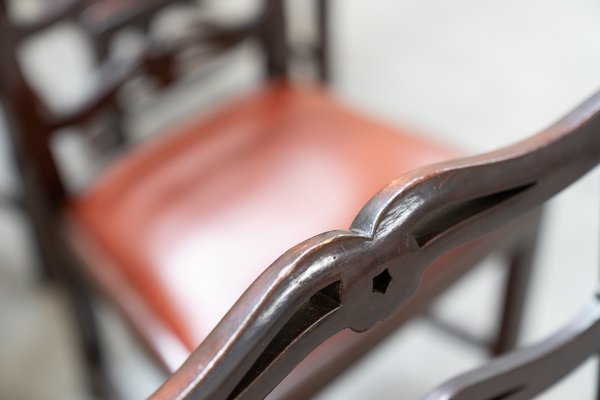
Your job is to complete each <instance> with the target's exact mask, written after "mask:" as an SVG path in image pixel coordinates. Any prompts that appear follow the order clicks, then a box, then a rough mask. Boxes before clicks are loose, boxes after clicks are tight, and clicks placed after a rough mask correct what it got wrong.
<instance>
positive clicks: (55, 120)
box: [0, 0, 328, 208]
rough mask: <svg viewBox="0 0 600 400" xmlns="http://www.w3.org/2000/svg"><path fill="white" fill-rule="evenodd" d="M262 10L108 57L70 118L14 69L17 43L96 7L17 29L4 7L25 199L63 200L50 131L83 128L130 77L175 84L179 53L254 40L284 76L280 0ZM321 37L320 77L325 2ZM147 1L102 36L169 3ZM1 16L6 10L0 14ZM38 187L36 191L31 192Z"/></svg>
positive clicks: (215, 50)
mask: <svg viewBox="0 0 600 400" xmlns="http://www.w3.org/2000/svg"><path fill="white" fill-rule="evenodd" d="M261 1H262V4H263V8H262V10H261V12H259V13H258V15H255V16H254V17H253V18H250V19H248V20H246V21H244V22H242V23H239V24H237V25H235V26H230V25H227V26H224V25H220V24H218V23H212V22H205V23H204V24H200V25H199V26H198V27H196V29H193V30H192V31H191V32H189V35H186V36H185V37H183V38H179V39H178V40H174V41H170V42H169V43H166V42H164V41H163V42H153V41H152V40H149V41H148V44H147V46H145V48H144V49H143V51H141V52H139V53H137V54H135V55H134V56H132V57H130V58H128V59H124V60H114V59H111V58H108V59H107V60H102V62H100V64H99V67H98V71H100V79H99V83H98V85H97V86H96V87H97V90H95V91H93V92H92V94H91V95H90V96H88V98H87V99H86V100H85V101H83V102H82V103H81V105H80V106H79V108H77V109H76V110H74V111H72V112H70V113H68V114H67V115H58V116H57V115H52V114H51V113H50V112H49V111H48V110H47V109H45V107H44V104H43V103H42V101H40V98H39V96H38V95H37V94H36V92H35V90H34V89H33V88H32V86H31V85H30V84H29V82H28V81H27V79H26V77H25V74H24V73H23V70H22V68H21V66H20V64H19V60H18V58H17V53H18V50H19V47H20V45H21V44H22V43H23V42H26V41H27V40H29V38H31V37H33V36H35V35H37V34H40V33H42V32H44V31H45V30H46V29H47V28H49V27H52V26H54V25H55V24H57V23H60V22H63V21H65V20H76V19H78V18H81V17H82V15H85V14H86V12H89V10H90V7H91V6H93V3H94V2H90V1H87V0H72V1H69V2H66V3H64V4H63V5H62V6H60V7H55V8H53V9H52V10H51V12H50V13H48V14H47V15H45V16H44V17H42V18H41V19H40V20H38V21H36V22H29V23H26V24H24V23H20V24H18V23H14V22H12V21H11V20H10V19H9V17H8V15H7V13H6V12H5V7H4V2H3V3H2V7H0V57H1V58H2V60H3V62H2V65H1V66H0V98H1V100H2V102H3V106H4V110H5V114H6V116H7V121H8V125H9V132H10V134H11V139H12V144H13V146H14V150H15V154H16V158H17V163H18V165H19V169H20V171H21V174H22V175H23V180H24V181H25V182H24V184H25V192H26V193H25V195H26V196H27V192H35V195H33V194H32V196H38V197H39V196H42V197H43V198H44V201H43V202H42V203H44V204H47V205H49V206H50V207H53V208H56V207H57V206H60V204H61V203H62V202H63V200H64V198H65V192H66V191H65V185H64V182H63V179H62V177H61V175H60V173H59V168H58V167H57V163H56V161H55V158H54V155H53V153H52V151H51V148H50V141H51V139H52V137H53V136H54V134H55V132H56V131H57V130H59V129H62V128H66V127H80V126H82V125H84V124H85V123H86V122H88V121H90V120H92V119H93V118H96V117H97V116H98V115H100V114H101V113H102V112H104V111H106V110H107V109H111V108H112V107H114V106H115V104H116V102H117V100H116V98H117V95H118V92H119V90H120V89H121V88H122V86H123V85H125V84H126V83H127V81H129V80H130V79H131V78H132V77H134V76H137V75H140V74H147V75H150V76H153V77H155V78H157V79H158V80H159V81H160V82H162V83H169V82H171V81H173V79H174V78H175V76H174V73H173V63H174V60H175V58H176V56H177V55H178V54H180V53H181V52H183V51H185V50H186V49H188V48H189V47H192V46H205V47H206V48H208V49H210V52H211V53H210V54H212V55H214V56H216V55H219V54H221V53H223V52H224V51H226V50H229V49H231V48H233V47H234V46H236V45H237V44H239V43H241V42H242V41H245V40H246V39H254V40H256V41H257V42H258V43H259V45H260V47H261V48H263V49H264V55H265V57H264V60H265V75H266V76H268V77H280V76H286V75H287V72H288V59H289V55H290V51H289V50H290V49H289V45H288V41H287V37H286V25H285V9H284V2H283V1H281V0H261ZM316 1H317V2H318V7H317V11H318V13H317V21H318V24H317V25H318V27H319V31H320V32H321V34H320V35H318V37H319V39H318V43H317V45H315V46H314V48H313V49H312V53H313V55H314V58H315V60H317V64H318V66H319V67H318V71H319V76H320V77H321V78H325V77H326V76H327V75H328V74H327V64H326V56H325V53H326V52H325V47H326V46H325V43H326V42H325V39H326V35H325V18H326V14H327V10H326V2H325V1H324V0H316ZM140 3H144V4H143V5H144V7H145V8H143V9H140V10H137V11H138V12H137V13H136V12H134V11H136V10H133V11H131V10H130V12H129V14H127V15H126V16H124V17H122V18H114V19H113V20H110V21H108V23H107V24H106V26H105V27H104V30H102V31H101V32H99V33H98V34H99V35H105V36H106V35H109V34H114V33H115V32H116V30H117V29H121V28H123V29H124V28H126V27H127V26H128V24H129V23H131V24H137V23H139V18H141V17H140V15H141V16H143V17H147V15H146V14H144V13H146V12H147V9H148V8H152V7H149V6H148V5H149V4H150V5H153V4H154V3H156V4H159V3H160V4H163V3H167V1H165V0H157V1H154V2H148V4H146V3H145V2H140ZM3 10H4V11H3ZM34 188H35V189H34Z"/></svg>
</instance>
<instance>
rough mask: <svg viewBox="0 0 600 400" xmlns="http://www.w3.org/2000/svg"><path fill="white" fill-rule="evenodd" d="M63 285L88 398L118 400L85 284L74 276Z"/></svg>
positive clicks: (66, 278) (69, 277) (66, 279)
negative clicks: (75, 332)
mask: <svg viewBox="0 0 600 400" xmlns="http://www.w3.org/2000/svg"><path fill="white" fill-rule="evenodd" d="M64 281H65V282H64V283H65V286H66V292H67V293H66V294H67V296H68V302H69V305H70V306H71V308H72V313H73V316H74V322H75V324H76V326H75V328H76V329H77V333H78V336H79V340H80V346H81V348H82V353H83V361H84V363H85V367H86V372H87V376H86V378H87V379H88V384H89V388H90V391H91V392H92V393H91V394H92V395H94V397H96V398H99V399H111V400H118V399H120V398H121V397H120V396H119V395H118V391H117V390H116V388H115V386H114V385H113V384H112V381H111V379H110V378H109V375H108V373H107V368H106V364H105V360H104V353H103V352H102V343H101V338H100V334H99V330H98V321H97V316H96V314H95V312H94V310H93V299H92V295H91V293H90V291H89V290H87V288H86V287H85V284H84V283H83V282H82V281H81V280H80V279H78V278H77V277H75V276H74V275H73V274H69V275H68V276H65V279H64Z"/></svg>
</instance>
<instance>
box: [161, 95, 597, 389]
mask: <svg viewBox="0 0 600 400" xmlns="http://www.w3.org/2000/svg"><path fill="white" fill-rule="evenodd" d="M599 129H600V95H596V96H594V97H593V98H591V99H590V100H588V101H587V102H586V103H584V104H583V105H582V106H580V107H579V108H577V109H576V110H575V111H573V112H572V113H571V114H569V115H568V116H566V117H565V118H563V119H562V120H561V121H559V122H558V123H556V124H555V125H553V126H552V127H550V128H548V129H547V130H545V131H543V132H541V133H539V134H538V135H535V136H533V137H532V138H530V139H527V140H525V141H523V142H520V143H518V144H516V145H513V146H509V147H506V148H504V149H502V150H499V151H495V152H491V153H488V154H484V155H482V156H477V157H471V158H466V159H462V160H457V161H454V162H448V163H441V164H437V165H433V166H431V167H425V168H422V169H419V170H417V171H414V172H412V173H409V174H406V175H404V176H401V177H400V178H398V179H397V180H395V181H393V182H392V183H391V184H390V185H389V186H388V187H386V188H385V189H383V190H382V191H381V192H380V193H379V194H377V195H376V196H375V197H373V199H372V200H371V201H370V202H369V203H368V204H367V205H366V206H365V207H364V208H363V209H362V210H361V212H360V213H359V214H358V216H357V217H356V219H355V221H354V223H353V224H352V226H351V227H350V229H349V230H339V231H331V232H326V233H323V234H321V235H318V236H315V237H313V238H311V239H308V240H307V241H305V242H303V243H301V244H299V245H298V246H296V247H294V248H292V249H290V250H289V251H288V252H286V253H285V254H283V255H282V256H281V257H280V258H279V259H278V260H277V261H275V262H274V263H273V264H272V265H271V266H270V267H269V268H267V270H265V272H264V273H263V274H262V275H261V276H260V277H259V278H258V279H257V280H256V281H255V282H254V283H253V284H252V285H251V286H250V287H249V288H248V290H247V291H246V293H244V295H243V296H242V297H241V298H240V300H239V301H238V302H237V303H236V304H235V306H234V307H233V308H232V309H231V310H230V311H229V312H228V314H227V315H226V317H225V318H224V319H223V320H222V321H221V322H220V323H219V325H218V326H217V327H216V328H215V329H214V330H213V331H212V332H211V334H210V335H209V337H208V338H207V339H206V340H205V341H204V342H203V343H202V344H201V345H200V346H199V347H198V349H196V351H195V352H194V353H193V354H192V355H191V356H190V357H189V358H188V360H187V361H186V362H185V363H184V365H183V366H182V367H181V368H180V369H179V370H178V371H177V372H176V373H175V374H173V375H172V376H171V377H170V378H169V380H168V381H167V382H166V383H165V384H164V385H163V386H161V388H159V390H158V391H157V392H156V393H155V394H154V395H153V396H152V398H153V399H172V398H180V399H184V398H190V399H204V398H206V399H209V398H210V399H233V398H236V399H243V398H247V399H253V398H262V397H264V396H266V395H267V394H268V393H269V392H270V391H271V390H272V389H273V388H274V387H275V386H276V385H277V384H278V383H279V382H280V381H281V380H282V379H283V377H284V376H285V375H286V374H287V373H289V372H290V371H291V369H292V368H293V367H294V365H295V364H297V363H298V362H299V361H300V360H301V359H302V358H304V357H305V356H306V355H307V354H308V353H309V352H310V351H311V350H313V349H315V348H316V347H317V346H318V345H319V344H320V343H322V342H323V341H324V340H325V339H327V338H328V337H330V336H332V335H333V334H335V333H336V332H339V331H341V330H343V329H345V328H351V329H352V330H354V331H358V332H362V331H366V330H368V329H370V328H371V327H372V326H374V325H376V324H377V323H378V322H379V321H381V320H383V319H385V318H387V317H389V316H390V315H392V314H393V313H394V310H395V309H397V308H398V307H399V306H400V305H401V304H403V303H404V302H406V301H407V300H408V299H410V297H411V296H413V295H414V294H415V293H416V291H417V288H418V286H419V282H420V280H421V277H422V275H423V272H424V271H425V269H426V267H427V266H428V265H429V264H430V263H431V262H432V260H434V259H435V258H436V257H438V256H439V255H441V254H443V253H444V252H447V251H449V250H450V249H452V248H453V247H456V246H459V245H461V244H464V243H466V242H468V241H469V240H473V239H475V238H477V237H479V236H481V235H485V234H487V233H489V232H491V231H493V230H495V229H497V228H498V227H500V226H502V225H503V224H505V223H506V222H507V221H510V220H512V219H514V218H516V217H518V216H519V215H522V214H524V213H526V212H528V211H529V210H532V209H534V208H535V207H537V206H539V205H541V204H542V203H543V202H544V201H546V200H547V199H549V198H550V197H552V196H553V195H555V194H556V193H558V192H559V191H561V190H562V189H564V188H565V187H567V186H568V185H570V184H571V183H572V182H574V181H575V180H577V179H578V178H579V177H581V176H582V175H584V174H585V173H586V172H588V171H589V170H591V169H592V168H593V167H595V166H596V165H597V164H598V163H599V162H600V140H598V130H599ZM598 315H600V314H598V305H597V303H594V304H593V305H592V306H591V308H590V309H589V310H587V311H586V312H585V313H584V317H583V318H580V319H578V320H577V322H576V323H575V324H574V326H573V327H572V328H567V329H566V331H564V332H561V333H560V334H559V335H558V336H557V337H555V338H553V339H551V340H550V342H548V343H546V344H542V345H541V346H540V347H537V348H534V349H533V350H531V351H530V352H526V353H525V355H524V356H523V353H520V354H521V355H520V356H508V358H507V359H508V360H509V362H505V363H502V362H500V363H493V364H491V367H489V368H491V370H492V372H494V373H495V374H500V372H503V371H502V368H503V367H505V366H508V367H509V371H508V372H507V374H508V375H510V376H511V377H513V380H515V381H517V386H515V387H512V386H509V387H506V381H503V380H502V379H501V378H502V377H500V378H498V381H500V382H501V383H502V386H503V390H505V392H502V393H501V394H500V396H503V397H501V398H515V399H516V398H530V397H529V396H522V397H517V396H516V395H515V396H514V397H509V396H513V393H516V392H519V393H525V394H526V395H531V394H533V393H537V391H538V390H539V388H540V387H543V386H544V385H545V384H546V383H547V382H548V381H554V380H556V379H557V378H558V377H560V376H562V375H564V374H565V373H566V372H567V371H569V370H570V369H571V368H572V367H573V365H575V364H577V363H579V362H580V361H581V360H582V359H584V358H585V357H584V356H586V357H587V356H588V355H589V354H591V353H592V352H593V351H595V350H596V349H597V334H598V326H599V325H598ZM573 329H575V330H576V331H577V332H576V333H575V336H577V337H581V338H583V339H582V340H581V341H577V343H579V345H572V343H573V342H569V341H568V338H570V337H572V336H573V333H572V330H573ZM569 344H571V345H569ZM549 347H551V348H550V349H549ZM548 354H550V355H551V356H553V357H556V362H555V363H553V368H552V370H550V371H545V370H547V368H546V367H545V368H544V369H543V370H540V368H539V365H541V363H542V362H544V361H546V360H540V359H541V358H546V357H548ZM523 357H524V358H525V359H533V360H534V361H536V362H535V363H533V364H532V365H530V364H527V363H525V364H526V368H527V370H525V371H523V370H520V369H519V370H517V369H513V367H514V364H513V363H514V362H515V359H516V361H518V362H519V363H523ZM528 371H529V373H528ZM531 371H533V372H531ZM478 376H479V375H478ZM482 376H485V373H482ZM533 376H535V377H539V378H538V379H540V382H541V383H540V384H539V385H533V384H532V383H531V382H534V378H533ZM515 377H520V378H515ZM542 377H543V378H542ZM518 379H520V380H524V381H525V382H527V383H528V384H527V385H526V386H525V388H527V391H524V390H523V389H522V387H521V386H519V381H518ZM457 382H458V384H460V385H462V384H463V382H462V380H458V381H457ZM458 384H457V383H451V384H450V386H451V387H452V386H453V385H458ZM443 390H445V389H443ZM469 390H471V388H469ZM472 390H473V391H472V392H467V393H468V394H466V395H465V396H464V397H460V398H465V399H479V398H485V399H492V398H496V399H497V398H500V397H497V396H498V395H497V389H496V391H492V392H490V393H489V395H488V392H485V393H481V395H480V392H477V388H475V389H472ZM494 396H496V397H494ZM433 398H446V397H444V394H442V395H441V396H440V397H433Z"/></svg>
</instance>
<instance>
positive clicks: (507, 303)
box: [490, 210, 542, 356]
mask: <svg viewBox="0 0 600 400" xmlns="http://www.w3.org/2000/svg"><path fill="white" fill-rule="evenodd" d="M541 216H542V212H541V210H539V211H536V212H535V214H534V215H533V216H532V223H531V225H530V226H531V228H530V230H528V232H527V233H528V235H527V236H526V237H525V239H524V241H519V242H518V243H517V244H516V245H515V246H514V247H513V248H512V249H511V250H510V251H509V253H508V265H507V267H508V274H507V276H506V281H505V284H504V293H503V304H502V308H501V311H500V319H499V324H498V325H499V326H498V330H497V336H496V338H495V339H494V340H493V341H492V343H491V346H490V353H491V354H492V355H494V356H497V355H500V354H502V353H505V352H507V351H509V350H512V349H513V348H514V347H515V345H516V343H517V340H518V337H519V333H520V330H521V324H522V319H523V311H524V306H525V300H526V297H527V289H528V288H529V282H530V280H531V273H532V267H533V263H534V258H535V253H536V249H537V243H538V236H539V231H540V224H541Z"/></svg>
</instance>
